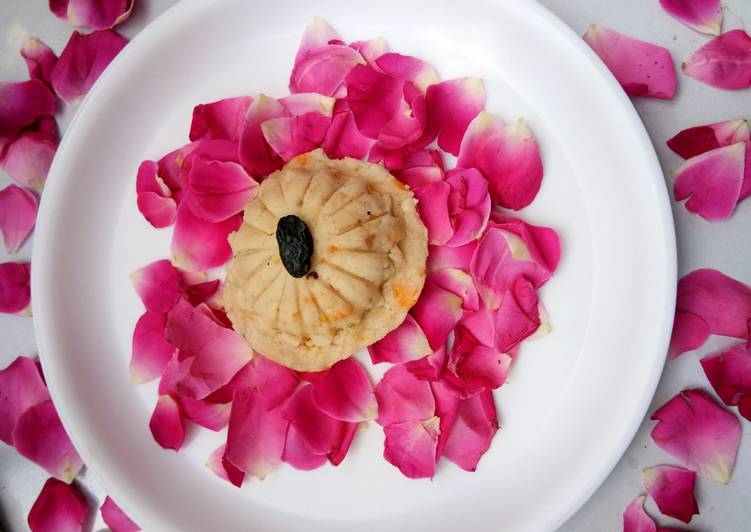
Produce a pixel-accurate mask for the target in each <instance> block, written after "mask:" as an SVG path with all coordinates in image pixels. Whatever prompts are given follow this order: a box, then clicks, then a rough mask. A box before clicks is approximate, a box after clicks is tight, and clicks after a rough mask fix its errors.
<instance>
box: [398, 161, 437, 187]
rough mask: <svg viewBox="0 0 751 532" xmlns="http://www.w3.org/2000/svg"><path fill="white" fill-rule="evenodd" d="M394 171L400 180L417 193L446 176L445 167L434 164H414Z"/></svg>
mask: <svg viewBox="0 0 751 532" xmlns="http://www.w3.org/2000/svg"><path fill="white" fill-rule="evenodd" d="M394 173H395V174H397V177H398V178H399V181H401V182H402V183H404V184H405V185H407V186H408V187H409V188H410V189H412V190H413V191H414V192H415V193H417V192H418V191H419V190H420V189H422V188H423V187H427V186H430V185H434V184H436V183H439V182H441V181H443V179H444V178H445V172H444V171H443V168H441V167H439V166H433V165H431V166H413V167H410V168H404V169H402V170H400V171H398V172H394Z"/></svg>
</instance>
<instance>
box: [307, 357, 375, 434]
mask: <svg viewBox="0 0 751 532" xmlns="http://www.w3.org/2000/svg"><path fill="white" fill-rule="evenodd" d="M311 386H312V393H313V402H314V403H315V405H316V406H317V407H318V408H319V409H321V411H322V412H324V413H325V414H327V415H329V416H331V417H332V418H334V419H337V420H339V421H349V422H350V423H358V422H360V421H370V420H371V419H375V418H376V417H378V402H377V401H376V396H375V393H374V392H373V385H372V384H371V383H370V379H369V378H368V374H367V372H366V371H365V370H364V369H363V367H362V366H361V365H360V364H359V363H358V362H357V361H356V360H354V359H353V358H347V359H344V360H340V361H339V362H337V363H336V364H334V365H333V366H331V368H330V369H329V370H328V371H327V372H326V376H325V377H323V379H321V380H320V381H317V382H314V383H313V384H312V385H311Z"/></svg>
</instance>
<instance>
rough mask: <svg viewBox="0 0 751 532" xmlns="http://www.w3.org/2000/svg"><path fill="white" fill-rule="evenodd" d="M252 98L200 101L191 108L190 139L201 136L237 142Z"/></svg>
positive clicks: (238, 97)
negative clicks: (200, 102)
mask: <svg viewBox="0 0 751 532" xmlns="http://www.w3.org/2000/svg"><path fill="white" fill-rule="evenodd" d="M251 103H253V98H251V97H250V96H237V97H235V98H224V99H222V100H217V101H215V102H210V103H202V104H199V105H196V106H195V107H194V108H193V120H192V121H191V123H190V133H189V134H188V138H190V140H198V139H202V138H209V139H226V140H232V141H235V142H238V141H239V140H240V133H241V132H242V129H243V123H244V121H245V113H247V112H248V108H249V107H250V104H251Z"/></svg>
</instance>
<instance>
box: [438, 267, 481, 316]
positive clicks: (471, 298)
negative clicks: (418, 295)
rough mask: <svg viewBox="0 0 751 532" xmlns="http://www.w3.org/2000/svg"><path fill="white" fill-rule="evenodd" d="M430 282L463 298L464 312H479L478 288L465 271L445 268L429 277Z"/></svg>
mask: <svg viewBox="0 0 751 532" xmlns="http://www.w3.org/2000/svg"><path fill="white" fill-rule="evenodd" d="M428 279H429V280H430V282H431V283H432V284H434V285H436V286H438V287H439V288H443V289H444V290H446V291H448V292H451V293H452V294H454V295H455V296H459V297H460V298H462V308H463V309H464V310H477V309H478V308H479V307H480V302H479V296H478V293H477V288H476V287H475V283H474V281H473V280H472V277H471V276H470V275H469V274H468V273H467V272H465V271H464V270H459V269H456V268H444V269H442V270H440V271H437V272H434V273H431V274H430V275H429V276H428Z"/></svg>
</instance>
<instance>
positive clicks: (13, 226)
mask: <svg viewBox="0 0 751 532" xmlns="http://www.w3.org/2000/svg"><path fill="white" fill-rule="evenodd" d="M37 205H38V201H37V198H36V196H35V195H34V194H32V193H31V192H29V191H27V190H24V189H22V188H21V187H19V186H16V185H10V186H7V187H5V188H4V189H2V190H0V233H2V234H3V241H4V242H5V249H6V251H7V252H8V253H10V254H12V253H15V252H16V251H18V248H20V247H21V245H22V244H23V243H24V241H25V240H26V237H28V236H29V233H31V230H32V229H33V228H34V224H35V223H36V217H37Z"/></svg>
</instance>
